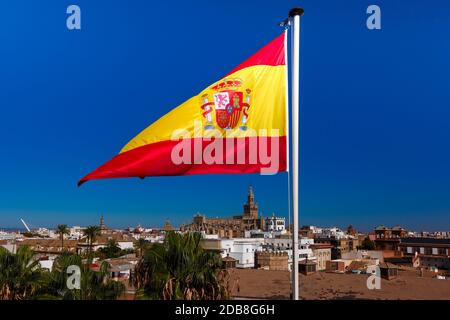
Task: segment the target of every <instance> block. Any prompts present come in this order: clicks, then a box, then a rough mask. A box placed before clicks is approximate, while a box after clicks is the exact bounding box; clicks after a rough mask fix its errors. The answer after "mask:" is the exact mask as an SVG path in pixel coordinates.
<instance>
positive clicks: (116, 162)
mask: <svg viewBox="0 0 450 320" xmlns="http://www.w3.org/2000/svg"><path fill="white" fill-rule="evenodd" d="M230 139H231V140H233V139H234V141H233V144H234V145H233V144H232V143H231V141H230ZM261 139H267V141H266V142H262V143H261V141H262V140H261ZM272 139H277V141H278V146H279V147H278V149H279V154H278V164H277V166H276V168H271V169H269V168H270V166H271V163H267V159H265V160H264V159H261V157H260V155H259V148H260V145H266V146H267V150H264V151H263V155H264V156H267V157H268V158H271V157H272V161H273V160H274V159H275V158H274V157H273V155H272V142H273V141H271V140H272ZM217 140H219V142H221V143H222V146H223V149H222V150H223V154H222V162H223V163H222V164H220V163H219V164H218V163H214V164H206V163H205V159H200V160H201V163H199V164H195V163H193V162H194V161H193V160H194V157H195V156H196V155H197V156H198V154H196V153H195V152H194V148H195V145H196V144H197V146H199V150H201V155H202V156H203V153H204V150H205V148H206V147H207V146H209V145H210V144H211V143H213V142H214V141H217ZM224 140H228V141H224ZM227 142H228V145H231V146H232V147H229V148H228V147H227ZM179 143H180V141H171V140H168V141H161V142H157V143H152V144H148V145H145V146H142V147H138V148H135V149H132V150H130V151H127V152H124V153H121V154H119V155H117V156H116V157H114V158H113V159H111V160H110V161H108V162H106V163H105V164H104V165H102V166H100V167H99V168H98V169H96V170H94V171H93V172H92V173H90V174H88V175H87V176H85V177H84V178H83V179H81V180H80V181H79V182H78V185H81V184H83V183H84V182H86V181H88V180H94V179H106V178H127V177H136V176H138V177H141V178H144V177H147V176H179V175H191V174H217V173H224V174H242V173H257V172H261V170H262V169H266V170H268V171H270V172H273V173H275V172H281V171H286V137H285V136H283V137H250V138H248V137H247V138H217V139H213V140H212V141H205V140H204V139H202V138H195V139H185V143H189V144H190V148H191V149H190V150H191V157H190V164H184V163H182V164H178V165H177V164H175V163H174V162H173V161H172V150H173V148H174V147H175V146H177V145H178V144H179ZM255 143H256V144H257V145H258V150H257V151H255V152H254V153H253V158H252V157H251V156H250V155H249V150H250V147H251V148H252V151H253V150H254V146H255ZM258 143H259V144H258ZM210 147H211V146H210ZM274 151H275V150H274ZM238 154H244V158H242V159H244V161H240V162H243V163H244V164H239V163H237V161H238V159H237V155H238ZM255 156H256V158H254V157H255ZM227 157H228V158H227ZM197 158H198V157H197ZM227 159H228V160H229V162H230V161H231V160H230V159H232V161H233V164H226V162H227ZM252 159H256V161H252ZM265 161H266V162H265ZM252 162H254V163H252ZM272 164H273V162H272Z"/></svg>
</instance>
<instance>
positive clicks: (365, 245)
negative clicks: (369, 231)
mask: <svg viewBox="0 0 450 320" xmlns="http://www.w3.org/2000/svg"><path fill="white" fill-rule="evenodd" d="M361 249H362V250H375V242H373V241H372V240H370V239H369V237H366V238H365V239H364V240H363V241H362V243H361Z"/></svg>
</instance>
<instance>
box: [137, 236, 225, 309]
mask: <svg viewBox="0 0 450 320" xmlns="http://www.w3.org/2000/svg"><path fill="white" fill-rule="evenodd" d="M200 240H201V236H200V234H199V233H185V234H184V235H181V234H179V233H176V232H174V231H170V232H168V233H167V234H166V238H165V240H164V243H163V244H153V245H152V246H151V247H150V248H149V249H148V250H146V251H145V252H144V255H143V256H142V257H141V259H140V261H139V263H138V264H137V266H136V269H135V272H134V273H133V276H132V281H133V283H134V285H135V287H136V288H137V290H138V291H137V298H138V299H164V300H173V299H186V300H200V299H202V300H203V299H205V300H215V299H228V298H229V294H230V289H229V275H228V273H227V271H226V270H223V269H222V267H221V266H222V259H221V257H220V255H219V254H217V253H213V252H207V251H205V250H203V248H202V247H201V244H200Z"/></svg>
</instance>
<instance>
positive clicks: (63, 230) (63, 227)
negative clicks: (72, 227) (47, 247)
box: [56, 224, 70, 251]
mask: <svg viewBox="0 0 450 320" xmlns="http://www.w3.org/2000/svg"><path fill="white" fill-rule="evenodd" d="M56 233H57V234H59V236H60V238H61V251H62V250H63V249H64V235H65V234H70V232H69V227H68V226H67V224H58V226H57V227H56Z"/></svg>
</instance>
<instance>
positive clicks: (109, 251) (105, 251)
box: [98, 239, 122, 258]
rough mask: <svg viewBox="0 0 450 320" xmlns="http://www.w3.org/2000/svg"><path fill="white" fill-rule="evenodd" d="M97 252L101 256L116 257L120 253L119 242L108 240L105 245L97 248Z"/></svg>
mask: <svg viewBox="0 0 450 320" xmlns="http://www.w3.org/2000/svg"><path fill="white" fill-rule="evenodd" d="M98 252H99V253H100V255H101V256H102V257H103V258H117V257H119V256H121V254H122V250H121V249H120V247H119V244H118V243H117V241H116V240H114V239H110V240H108V243H107V244H106V247H103V248H100V249H98Z"/></svg>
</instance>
